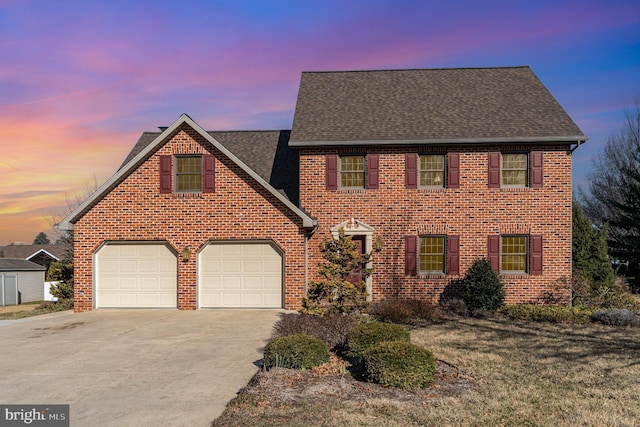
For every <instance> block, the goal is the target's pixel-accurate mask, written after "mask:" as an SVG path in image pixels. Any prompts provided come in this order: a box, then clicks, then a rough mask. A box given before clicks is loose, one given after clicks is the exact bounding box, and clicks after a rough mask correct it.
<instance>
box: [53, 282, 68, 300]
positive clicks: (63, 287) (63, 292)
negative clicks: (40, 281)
mask: <svg viewBox="0 0 640 427" xmlns="http://www.w3.org/2000/svg"><path fill="white" fill-rule="evenodd" d="M49 290H50V292H51V295H53V296H54V297H57V298H61V299H73V282H57V283H53V284H51V286H50V287H49Z"/></svg>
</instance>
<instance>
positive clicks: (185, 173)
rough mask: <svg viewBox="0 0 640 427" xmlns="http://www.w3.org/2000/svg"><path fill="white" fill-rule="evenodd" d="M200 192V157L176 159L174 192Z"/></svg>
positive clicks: (179, 157) (180, 157) (178, 157)
mask: <svg viewBox="0 0 640 427" xmlns="http://www.w3.org/2000/svg"><path fill="white" fill-rule="evenodd" d="M200 191H202V156H177V157H176V192H178V193H189V192H200Z"/></svg>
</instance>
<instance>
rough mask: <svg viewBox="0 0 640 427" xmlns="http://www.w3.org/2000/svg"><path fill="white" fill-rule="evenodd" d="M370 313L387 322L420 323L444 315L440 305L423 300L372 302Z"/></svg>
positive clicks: (435, 319)
mask: <svg viewBox="0 0 640 427" xmlns="http://www.w3.org/2000/svg"><path fill="white" fill-rule="evenodd" d="M368 311H369V314H370V315H371V316H373V317H374V318H376V319H377V320H379V321H380V322H385V323H401V324H403V325H418V324H422V323H426V322H434V321H437V320H440V318H441V317H442V315H441V312H440V307H438V306H437V305H434V304H431V303H428V302H426V301H421V300H385V301H380V302H378V303H375V304H372V305H371V306H370V307H369V310H368Z"/></svg>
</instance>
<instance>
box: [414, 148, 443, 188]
mask: <svg viewBox="0 0 640 427" xmlns="http://www.w3.org/2000/svg"><path fill="white" fill-rule="evenodd" d="M420 186H421V187H444V155H442V154H424V155H421V156H420Z"/></svg>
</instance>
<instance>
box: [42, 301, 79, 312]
mask: <svg viewBox="0 0 640 427" xmlns="http://www.w3.org/2000/svg"><path fill="white" fill-rule="evenodd" d="M38 310H46V311H64V310H73V299H64V298H61V299H59V300H58V301H45V302H43V303H42V304H40V305H39V306H38Z"/></svg>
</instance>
